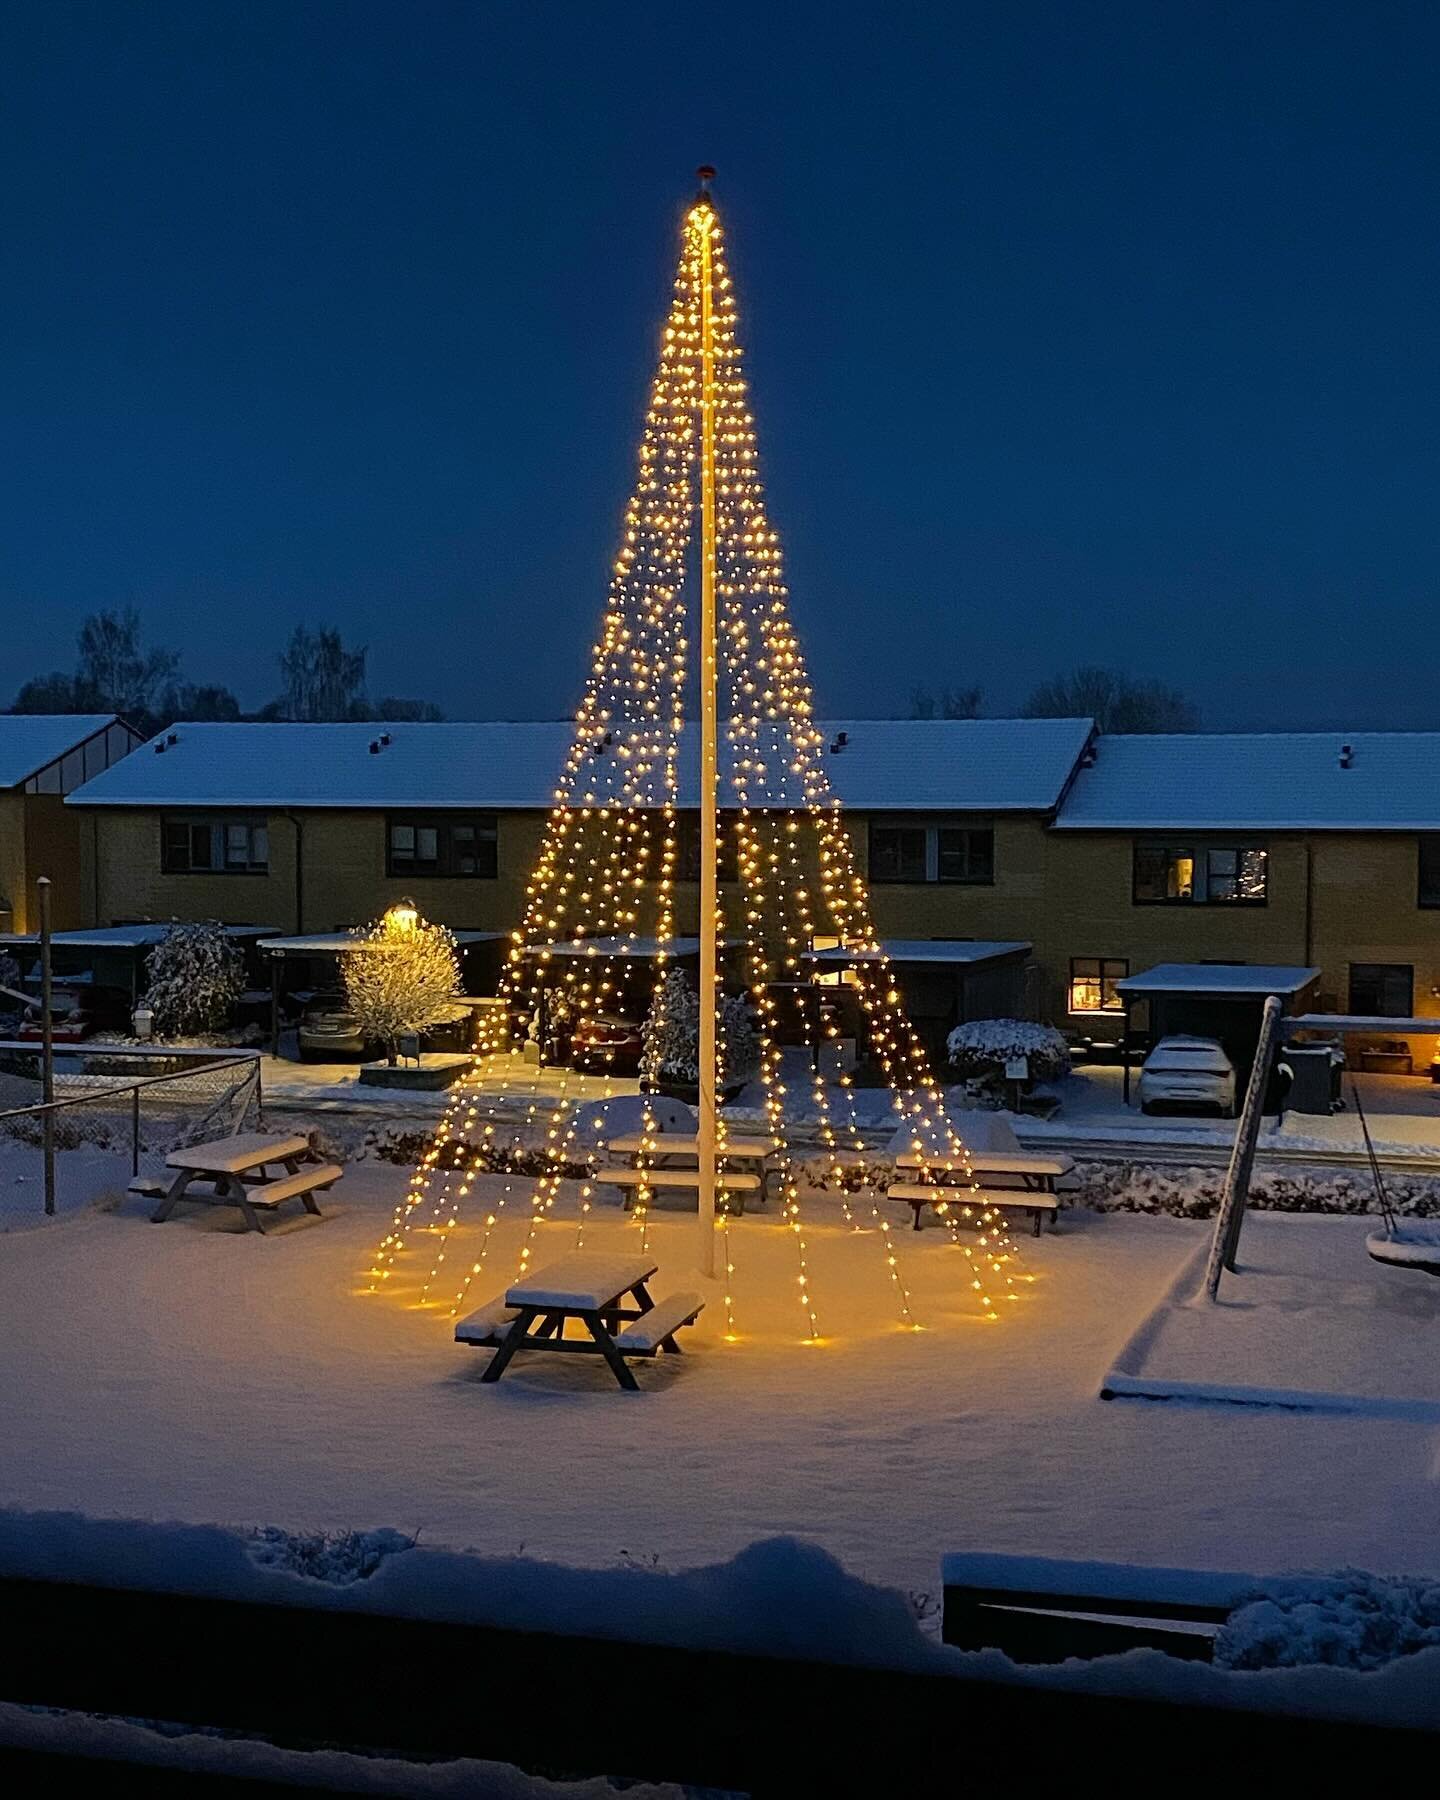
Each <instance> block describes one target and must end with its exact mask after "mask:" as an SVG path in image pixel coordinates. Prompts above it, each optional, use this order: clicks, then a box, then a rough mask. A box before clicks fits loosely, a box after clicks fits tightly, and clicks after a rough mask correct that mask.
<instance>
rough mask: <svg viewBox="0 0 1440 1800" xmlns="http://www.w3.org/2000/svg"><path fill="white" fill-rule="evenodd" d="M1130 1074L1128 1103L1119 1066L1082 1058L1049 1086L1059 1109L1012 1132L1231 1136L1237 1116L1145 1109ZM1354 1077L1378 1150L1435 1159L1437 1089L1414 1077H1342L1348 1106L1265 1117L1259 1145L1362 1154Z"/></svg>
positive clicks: (1184, 1140) (1204, 1141) (1132, 1137)
mask: <svg viewBox="0 0 1440 1800" xmlns="http://www.w3.org/2000/svg"><path fill="white" fill-rule="evenodd" d="M1135 1073H1136V1072H1135V1071H1133V1070H1132V1071H1131V1081H1130V1096H1131V1098H1130V1104H1129V1105H1128V1106H1127V1105H1126V1104H1125V1102H1124V1099H1123V1076H1124V1071H1123V1070H1121V1069H1120V1068H1119V1067H1117V1066H1115V1065H1113V1064H1108V1063H1085V1064H1082V1065H1080V1066H1079V1067H1077V1068H1076V1069H1074V1070H1073V1071H1072V1072H1071V1074H1069V1075H1068V1076H1066V1077H1065V1078H1064V1079H1063V1080H1061V1081H1059V1082H1056V1083H1053V1084H1052V1086H1053V1088H1054V1091H1055V1092H1056V1093H1058V1094H1059V1095H1060V1110H1059V1111H1058V1112H1057V1113H1056V1114H1055V1116H1054V1118H1053V1119H1050V1120H1048V1121H1042V1120H1039V1119H1031V1118H1023V1119H1020V1120H1019V1121H1017V1129H1018V1130H1019V1131H1020V1132H1021V1134H1022V1135H1023V1136H1025V1137H1026V1138H1033V1139H1035V1140H1037V1141H1039V1140H1041V1139H1044V1138H1047V1137H1052V1138H1060V1139H1065V1140H1068V1141H1070V1142H1079V1143H1083V1142H1086V1141H1090V1142H1093V1143H1096V1144H1102V1143H1104V1142H1106V1141H1107V1140H1111V1141H1121V1140H1123V1141H1124V1142H1126V1143H1134V1142H1135V1141H1136V1140H1139V1141H1140V1142H1142V1143H1154V1144H1156V1145H1164V1146H1165V1147H1167V1148H1169V1147H1184V1146H1187V1145H1193V1146H1196V1147H1204V1148H1228V1147H1229V1145H1230V1144H1231V1143H1232V1142H1233V1141H1234V1137H1235V1121H1234V1120H1233V1119H1221V1118H1215V1117H1205V1116H1203V1115H1184V1114H1180V1115H1176V1114H1163V1113H1157V1114H1155V1115H1153V1116H1147V1115H1146V1114H1145V1113H1142V1112H1141V1110H1140V1107H1139V1103H1138V1101H1137V1100H1136V1098H1135V1086H1136V1082H1135ZM1352 1081H1353V1082H1354V1083H1355V1084H1356V1085H1358V1087H1359V1089H1360V1103H1361V1105H1362V1106H1363V1107H1364V1108H1365V1114H1366V1118H1367V1120H1368V1123H1369V1126H1370V1135H1371V1137H1372V1138H1373V1139H1374V1140H1375V1143H1376V1146H1377V1148H1382V1149H1392V1150H1396V1151H1403V1152H1405V1153H1406V1154H1409V1155H1416V1154H1419V1155H1430V1156H1434V1157H1435V1158H1436V1159H1437V1160H1440V1086H1437V1085H1435V1084H1434V1083H1433V1082H1430V1081H1427V1080H1422V1079H1420V1078H1418V1077H1416V1076H1405V1075H1359V1074H1357V1075H1351V1074H1349V1073H1347V1074H1346V1076H1345V1098H1346V1102H1347V1105H1346V1108H1345V1110H1344V1111H1343V1112H1338V1113H1332V1114H1330V1115H1329V1116H1328V1117H1326V1116H1324V1115H1320V1114H1313V1113H1297V1112H1287V1113H1286V1114H1285V1116H1284V1118H1283V1119H1282V1120H1281V1121H1280V1122H1279V1124H1278V1125H1277V1124H1276V1122H1275V1121H1274V1120H1273V1119H1267V1120H1266V1122H1265V1124H1264V1126H1263V1128H1262V1130H1261V1135H1260V1145H1261V1148H1262V1149H1264V1150H1275V1151H1283V1150H1287V1149H1288V1150H1325V1149H1342V1150H1349V1151H1354V1152H1357V1153H1360V1152H1363V1151H1364V1148H1365V1141H1364V1138H1363V1137H1362V1135H1361V1131H1360V1118H1359V1114H1358V1113H1357V1112H1356V1111H1355V1109H1354V1107H1353V1105H1350V1104H1349V1099H1350V1086H1351V1083H1352Z"/></svg>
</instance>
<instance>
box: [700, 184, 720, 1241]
mask: <svg viewBox="0 0 1440 1800" xmlns="http://www.w3.org/2000/svg"><path fill="white" fill-rule="evenodd" d="M709 173H710V171H708V170H707V171H705V173H704V175H702V180H704V179H706V177H708V175H709ZM701 205H702V207H703V209H704V210H703V211H702V213H701V216H700V220H699V229H700V345H701V399H700V1084H699V1085H700V1095H699V1099H700V1130H699V1157H698V1161H699V1166H700V1173H699V1186H700V1269H701V1272H702V1273H703V1274H705V1275H711V1276H713V1275H714V1273H715V1137H716V1093H715V1087H716V1080H715V1077H716V1050H717V1045H716V1029H715V1025H716V1000H717V997H718V996H717V989H718V985H719V984H718V980H717V968H716V963H717V947H716V942H715V913H716V909H717V905H718V901H719V891H718V872H717V867H716V864H717V858H718V850H719V841H718V833H717V830H716V816H715V795H716V782H717V773H716V765H717V756H716V746H715V739H716V729H717V722H716V714H717V705H716V682H717V672H716V621H715V325H714V319H713V317H712V293H711V285H712V281H711V257H710V230H711V225H712V223H713V221H714V216H715V215H714V214H713V213H712V212H711V211H710V209H709V206H708V204H707V200H706V194H705V190H704V189H703V188H702V190H701Z"/></svg>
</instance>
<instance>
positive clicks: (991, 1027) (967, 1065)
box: [946, 1019, 1070, 1081]
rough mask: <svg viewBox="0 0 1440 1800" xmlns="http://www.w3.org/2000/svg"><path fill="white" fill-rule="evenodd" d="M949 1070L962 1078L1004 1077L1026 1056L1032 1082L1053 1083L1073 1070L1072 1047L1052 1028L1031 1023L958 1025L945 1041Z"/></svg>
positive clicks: (990, 1021) (1008, 1021) (988, 1021)
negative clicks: (1009, 1065)
mask: <svg viewBox="0 0 1440 1800" xmlns="http://www.w3.org/2000/svg"><path fill="white" fill-rule="evenodd" d="M946 1049H947V1050H948V1051H949V1054H950V1067H951V1068H952V1069H953V1070H954V1071H955V1073H956V1074H957V1075H961V1076H972V1077H973V1076H980V1077H984V1076H993V1075H1003V1074H1004V1073H1005V1065H1006V1063H1007V1062H1011V1061H1013V1060H1014V1059H1015V1058H1016V1057H1019V1056H1023V1057H1024V1058H1025V1059H1026V1061H1027V1062H1028V1063H1029V1065H1030V1075H1031V1079H1032V1080H1035V1081H1050V1080H1053V1079H1054V1077H1055V1076H1057V1075H1064V1074H1067V1073H1068V1072H1069V1068H1070V1046H1069V1045H1068V1044H1067V1043H1066V1042H1065V1039H1064V1038H1063V1037H1062V1036H1061V1034H1060V1033H1059V1032H1058V1031H1057V1030H1056V1029H1055V1027H1054V1026H1053V1025H1034V1024H1032V1023H1031V1022H1030V1021H1029V1020H1028V1019H974V1020H972V1021H971V1023H970V1024H968V1025H957V1026H956V1027H955V1029H954V1030H953V1031H952V1032H951V1033H950V1036H949V1037H948V1038H947V1039H946Z"/></svg>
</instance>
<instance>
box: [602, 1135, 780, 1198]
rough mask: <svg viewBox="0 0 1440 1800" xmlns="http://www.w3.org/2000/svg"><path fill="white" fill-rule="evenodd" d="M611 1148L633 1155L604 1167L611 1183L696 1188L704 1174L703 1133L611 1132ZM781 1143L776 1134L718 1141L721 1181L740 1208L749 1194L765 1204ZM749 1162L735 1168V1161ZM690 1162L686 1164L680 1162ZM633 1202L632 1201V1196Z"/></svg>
mask: <svg viewBox="0 0 1440 1800" xmlns="http://www.w3.org/2000/svg"><path fill="white" fill-rule="evenodd" d="M609 1147H610V1149H611V1150H612V1151H614V1152H615V1154H616V1155H617V1156H628V1157H629V1158H630V1165H629V1167H628V1168H621V1169H614V1168H612V1169H602V1170H600V1171H599V1172H598V1173H597V1174H596V1177H595V1179H596V1180H597V1181H604V1182H609V1183H610V1185H611V1186H612V1187H620V1188H626V1189H634V1188H638V1187H650V1188H666V1187H668V1188H694V1187H696V1186H697V1183H698V1180H699V1162H700V1139H699V1138H698V1137H697V1136H695V1135H693V1134H691V1133H686V1132H679V1131H652V1132H638V1131H637V1132H631V1133H629V1134H628V1135H626V1136H625V1137H617V1138H611V1140H610V1146H609ZM779 1148H780V1145H779V1142H778V1141H777V1140H776V1139H775V1138H773V1137H734V1136H732V1137H726V1138H725V1139H724V1140H723V1141H721V1142H717V1144H716V1146H715V1161H716V1165H717V1170H718V1177H717V1185H718V1186H720V1187H721V1188H723V1189H724V1190H725V1192H726V1193H727V1194H731V1195H733V1196H734V1197H735V1198H736V1199H738V1201H739V1203H740V1205H739V1210H740V1211H741V1212H743V1211H744V1210H745V1196H746V1194H758V1195H759V1198H760V1203H761V1205H762V1206H763V1205H764V1203H765V1200H766V1198H767V1193H766V1184H767V1182H768V1181H769V1177H770V1173H771V1171H770V1169H769V1167H768V1163H769V1159H770V1158H771V1157H772V1156H773V1155H774V1154H775V1152H776V1151H777V1150H778V1149H779ZM735 1163H739V1164H748V1165H750V1166H749V1167H741V1168H738V1169H737V1168H732V1167H729V1166H727V1165H731V1164H735ZM677 1164H685V1165H687V1166H685V1167H677V1166H676V1165H677ZM627 1204H628V1202H627Z"/></svg>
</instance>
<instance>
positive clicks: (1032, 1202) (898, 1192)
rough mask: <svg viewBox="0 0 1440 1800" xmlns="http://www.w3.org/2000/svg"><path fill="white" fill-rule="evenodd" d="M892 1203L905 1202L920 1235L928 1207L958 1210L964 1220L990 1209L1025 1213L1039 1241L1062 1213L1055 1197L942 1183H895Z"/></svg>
mask: <svg viewBox="0 0 1440 1800" xmlns="http://www.w3.org/2000/svg"><path fill="white" fill-rule="evenodd" d="M885 1191H886V1193H887V1195H888V1196H889V1198H890V1199H892V1200H903V1201H905V1203H906V1204H907V1205H908V1206H909V1207H910V1208H911V1209H912V1210H913V1212H914V1214H915V1229H916V1230H917V1231H919V1229H920V1226H921V1221H922V1218H923V1215H924V1211H925V1208H926V1207H927V1206H933V1207H934V1208H935V1210H936V1211H937V1212H939V1213H946V1212H949V1211H950V1210H951V1209H952V1208H953V1209H955V1210H957V1211H958V1212H959V1214H960V1216H961V1217H962V1218H965V1217H971V1216H973V1215H974V1214H976V1213H980V1212H983V1211H984V1209H985V1208H986V1207H987V1206H988V1207H990V1208H991V1209H992V1210H994V1211H996V1212H1023V1213H1025V1214H1026V1215H1027V1216H1028V1217H1029V1218H1030V1219H1031V1220H1032V1221H1033V1225H1034V1233H1035V1236H1036V1237H1039V1235H1040V1230H1041V1226H1042V1225H1043V1224H1044V1221H1045V1220H1046V1219H1047V1218H1048V1219H1051V1220H1052V1221H1053V1220H1054V1219H1055V1217H1056V1216H1057V1214H1058V1213H1059V1211H1060V1202H1059V1201H1058V1200H1057V1199H1056V1197H1055V1196H1054V1194H1036V1193H1027V1192H1026V1191H1025V1190H1024V1189H1023V1188H972V1187H969V1186H961V1185H959V1184H958V1183H946V1182H943V1181H892V1182H891V1183H890V1186H889V1187H888V1188H887V1189H886V1190H885Z"/></svg>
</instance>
